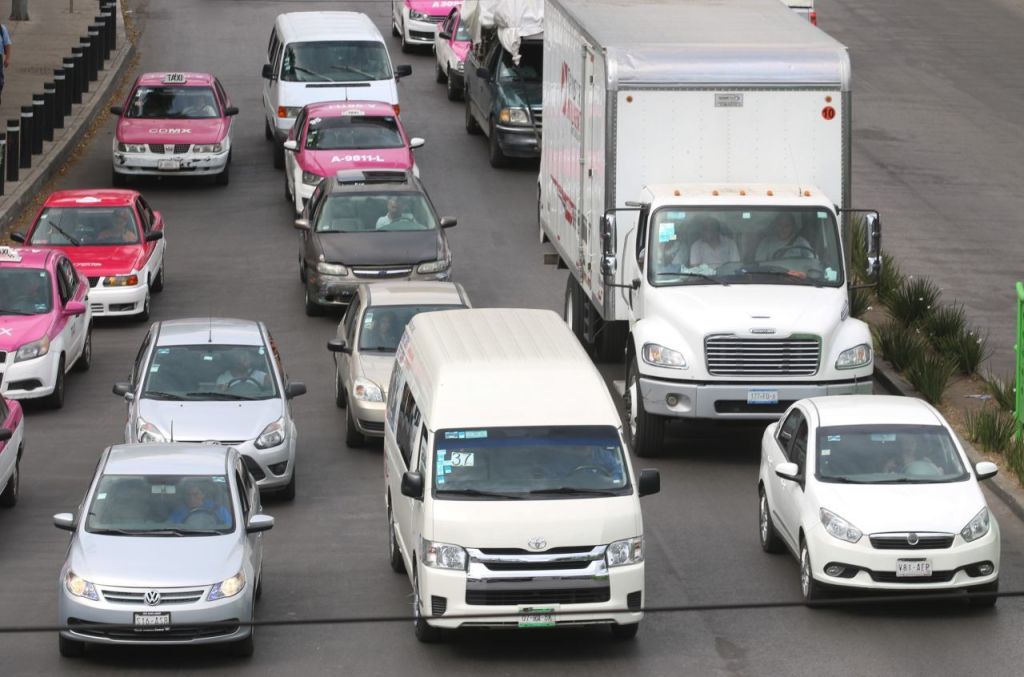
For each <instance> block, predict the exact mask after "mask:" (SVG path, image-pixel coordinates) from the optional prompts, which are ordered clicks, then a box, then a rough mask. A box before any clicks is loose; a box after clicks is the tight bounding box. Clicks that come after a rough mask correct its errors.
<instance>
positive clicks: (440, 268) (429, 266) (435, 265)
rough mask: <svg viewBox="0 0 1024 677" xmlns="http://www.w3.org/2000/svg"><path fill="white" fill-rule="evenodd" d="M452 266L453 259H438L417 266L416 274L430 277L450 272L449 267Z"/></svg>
mask: <svg viewBox="0 0 1024 677" xmlns="http://www.w3.org/2000/svg"><path fill="white" fill-rule="evenodd" d="M451 264H452V262H451V259H438V260H437V261H430V262H429V263H421V264H420V265H418V266H416V272H417V273H419V274H420V275H430V274H431V273H441V272H444V271H446V270H448V266H450V265H451Z"/></svg>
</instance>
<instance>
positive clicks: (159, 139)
mask: <svg viewBox="0 0 1024 677" xmlns="http://www.w3.org/2000/svg"><path fill="white" fill-rule="evenodd" d="M110 112H111V113H113V114H114V115H117V116H118V119H117V132H116V133H115V135H114V149H113V153H114V172H113V182H114V185H115V186H123V185H124V184H125V182H126V181H127V179H128V177H131V176H145V175H149V176H215V177H216V181H217V183H218V184H221V185H226V184H227V182H228V177H229V174H228V170H229V163H230V162H231V117H232V116H234V115H237V114H238V109H237V108H235V107H234V106H232V105H231V100H230V99H228V95H227V93H226V92H225V91H224V87H223V86H222V85H221V84H220V81H219V80H218V79H217V78H215V77H214V76H212V75H210V74H209V73H144V74H142V75H140V76H139V77H138V79H137V80H135V84H134V85H133V86H132V89H131V92H130V93H129V94H128V98H127V99H126V100H125V103H124V105H123V106H114V107H112V108H111V109H110Z"/></svg>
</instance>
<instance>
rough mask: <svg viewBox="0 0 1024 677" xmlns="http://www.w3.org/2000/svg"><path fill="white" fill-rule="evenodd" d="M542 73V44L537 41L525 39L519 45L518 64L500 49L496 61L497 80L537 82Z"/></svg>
mask: <svg viewBox="0 0 1024 677" xmlns="http://www.w3.org/2000/svg"><path fill="white" fill-rule="evenodd" d="M543 74H544V46H543V45H542V44H541V43H540V42H539V41H526V42H522V43H520V46H519V65H518V66H517V65H516V64H515V62H513V61H512V55H511V54H509V53H508V52H507V51H505V50H502V51H501V61H500V62H499V63H498V80H499V81H501V82H537V83H539V82H540V81H541V76H542V75H543Z"/></svg>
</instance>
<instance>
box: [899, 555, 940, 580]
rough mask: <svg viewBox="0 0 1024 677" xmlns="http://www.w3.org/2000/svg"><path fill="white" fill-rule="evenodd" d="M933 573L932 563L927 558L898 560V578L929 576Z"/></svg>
mask: <svg viewBox="0 0 1024 677" xmlns="http://www.w3.org/2000/svg"><path fill="white" fill-rule="evenodd" d="M931 575H932V563H931V562H930V561H929V560H926V559H898V560H896V578H927V577H928V576H931Z"/></svg>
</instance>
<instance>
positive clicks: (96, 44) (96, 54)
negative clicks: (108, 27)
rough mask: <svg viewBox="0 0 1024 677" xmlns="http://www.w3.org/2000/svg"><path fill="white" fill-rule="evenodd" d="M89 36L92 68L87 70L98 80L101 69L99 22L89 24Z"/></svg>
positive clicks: (101, 45) (101, 53) (101, 40)
mask: <svg viewBox="0 0 1024 677" xmlns="http://www.w3.org/2000/svg"><path fill="white" fill-rule="evenodd" d="M87 35H88V36H89V43H90V45H91V46H90V49H91V50H92V61H91V63H92V68H91V70H90V71H89V72H90V73H91V74H92V76H93V77H92V79H93V80H98V79H99V77H100V71H101V70H103V61H104V59H103V34H102V33H100V26H99V24H89V32H88V33H87Z"/></svg>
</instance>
